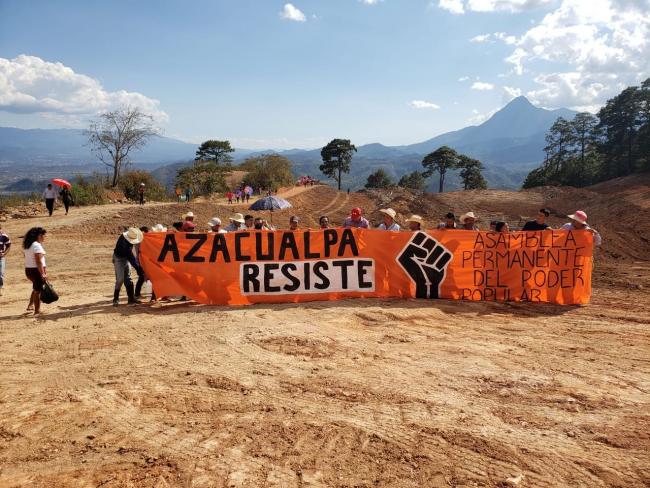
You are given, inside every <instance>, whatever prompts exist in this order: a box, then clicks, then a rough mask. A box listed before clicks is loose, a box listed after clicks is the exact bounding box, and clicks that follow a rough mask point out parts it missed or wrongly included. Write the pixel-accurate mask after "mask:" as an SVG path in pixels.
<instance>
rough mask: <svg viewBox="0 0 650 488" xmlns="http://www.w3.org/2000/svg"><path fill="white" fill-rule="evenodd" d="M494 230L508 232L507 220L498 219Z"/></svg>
mask: <svg viewBox="0 0 650 488" xmlns="http://www.w3.org/2000/svg"><path fill="white" fill-rule="evenodd" d="M494 231H495V232H501V233H503V234H507V233H508V232H510V226H509V225H508V222H502V221H499V222H497V223H496V224H495V225H494Z"/></svg>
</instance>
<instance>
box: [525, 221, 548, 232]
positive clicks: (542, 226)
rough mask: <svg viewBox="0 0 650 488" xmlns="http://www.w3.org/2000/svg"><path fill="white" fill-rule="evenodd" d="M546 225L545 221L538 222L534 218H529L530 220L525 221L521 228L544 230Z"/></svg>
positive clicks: (546, 227)
mask: <svg viewBox="0 0 650 488" xmlns="http://www.w3.org/2000/svg"><path fill="white" fill-rule="evenodd" d="M548 227H549V225H548V224H546V223H544V224H538V223H537V221H536V220H531V221H530V222H526V225H524V228H523V229H521V230H546V229H548Z"/></svg>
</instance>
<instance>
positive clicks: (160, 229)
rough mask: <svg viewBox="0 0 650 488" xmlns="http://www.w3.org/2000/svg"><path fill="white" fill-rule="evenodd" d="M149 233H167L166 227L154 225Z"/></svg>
mask: <svg viewBox="0 0 650 488" xmlns="http://www.w3.org/2000/svg"><path fill="white" fill-rule="evenodd" d="M151 232H167V227H165V226H164V225H162V224H156V225H154V226H153V227H152V228H151Z"/></svg>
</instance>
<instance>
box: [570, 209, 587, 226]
mask: <svg viewBox="0 0 650 488" xmlns="http://www.w3.org/2000/svg"><path fill="white" fill-rule="evenodd" d="M568 217H569V218H570V219H571V220H575V221H576V222H580V223H581V224H586V223H587V213H586V212H584V211H582V210H576V213H574V214H571V215H569V216H568Z"/></svg>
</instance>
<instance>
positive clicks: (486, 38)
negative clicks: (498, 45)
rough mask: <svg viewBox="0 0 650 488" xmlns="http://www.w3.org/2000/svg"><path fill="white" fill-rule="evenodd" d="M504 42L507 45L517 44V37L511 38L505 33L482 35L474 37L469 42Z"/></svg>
mask: <svg viewBox="0 0 650 488" xmlns="http://www.w3.org/2000/svg"><path fill="white" fill-rule="evenodd" d="M497 40H498V41H503V42H505V43H506V44H509V45H512V44H516V43H517V38H516V37H515V36H509V35H508V34H506V33H505V32H494V33H493V34H480V35H478V36H474V37H472V38H471V39H470V40H469V42H496V41H497Z"/></svg>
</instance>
